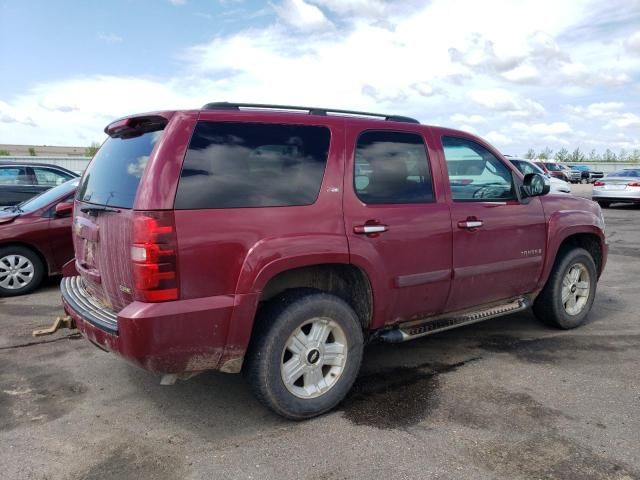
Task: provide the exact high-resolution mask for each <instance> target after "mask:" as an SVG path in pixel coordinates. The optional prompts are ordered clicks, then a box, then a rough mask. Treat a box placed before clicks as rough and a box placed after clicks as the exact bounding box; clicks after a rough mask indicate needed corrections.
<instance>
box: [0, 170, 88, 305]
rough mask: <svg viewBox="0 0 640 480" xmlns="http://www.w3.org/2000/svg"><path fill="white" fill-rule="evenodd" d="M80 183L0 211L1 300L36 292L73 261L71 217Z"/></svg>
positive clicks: (55, 189) (73, 181)
mask: <svg viewBox="0 0 640 480" xmlns="http://www.w3.org/2000/svg"><path fill="white" fill-rule="evenodd" d="M77 186H78V179H77V178H76V179H73V180H69V181H68V182H65V183H63V184H61V185H58V186H57V187H54V188H52V189H50V190H47V191H46V192H44V193H42V194H40V195H38V196H37V197H33V198H31V199H29V200H27V201H25V202H23V203H20V204H18V205H15V206H12V207H7V208H4V209H2V210H0V297H2V296H15V295H23V294H25V293H29V292H32V291H33V290H35V289H36V288H37V287H38V285H40V283H41V282H42V280H43V279H44V278H45V276H47V275H55V274H59V273H61V272H62V265H64V264H65V263H66V262H68V261H69V260H71V259H72V258H73V241H72V238H71V221H72V218H71V216H72V215H71V214H72V211H73V197H74V195H75V191H76V188H77Z"/></svg>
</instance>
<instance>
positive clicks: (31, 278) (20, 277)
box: [0, 246, 45, 297]
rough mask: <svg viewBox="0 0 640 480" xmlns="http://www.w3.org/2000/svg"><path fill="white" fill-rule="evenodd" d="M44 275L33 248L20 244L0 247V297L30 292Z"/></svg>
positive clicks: (42, 266) (40, 262) (36, 286)
mask: <svg viewBox="0 0 640 480" xmlns="http://www.w3.org/2000/svg"><path fill="white" fill-rule="evenodd" d="M44 275H45V268H44V264H43V263H42V260H41V259H40V257H39V256H38V254H37V253H36V252H34V251H33V250H31V249H29V248H27V247H21V246H10V247H2V248H0V297H15V296H18V295H24V294H27V293H31V292H33V291H34V290H35V289H36V288H38V286H39V285H40V284H41V283H42V279H43V278H44Z"/></svg>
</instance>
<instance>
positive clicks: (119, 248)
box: [73, 123, 165, 312]
mask: <svg viewBox="0 0 640 480" xmlns="http://www.w3.org/2000/svg"><path fill="white" fill-rule="evenodd" d="M164 126H165V123H159V124H158V123H156V124H153V123H152V124H151V125H146V126H145V125H142V126H140V127H137V128H129V129H128V130H126V131H125V133H123V132H122V131H121V132H120V133H119V134H118V136H114V137H110V138H108V139H107V140H106V142H105V143H104V144H103V145H102V147H101V148H100V150H99V151H98V153H97V154H96V156H95V157H94V158H93V160H92V161H91V163H90V164H89V166H88V167H87V169H86V171H85V173H84V175H83V177H82V180H81V181H80V185H79V186H78V191H77V195H76V205H75V208H74V214H75V217H74V221H73V231H74V250H75V257H76V268H77V270H78V272H79V273H80V275H81V276H82V277H83V280H84V283H85V286H86V288H87V289H88V291H89V292H90V293H91V294H92V295H93V296H94V297H95V298H96V299H97V300H99V301H101V302H102V303H103V304H104V305H105V306H107V307H109V308H111V309H113V310H114V311H116V312H117V311H120V310H121V309H122V308H123V307H125V306H126V305H127V304H129V303H130V302H131V301H132V300H133V297H132V292H131V285H132V284H133V281H132V280H133V273H132V268H131V231H132V218H133V206H134V201H135V199H136V195H137V192H138V187H139V184H140V180H141V177H142V175H143V173H144V171H145V166H146V164H147V161H148V160H149V157H150V155H152V153H153V152H154V148H155V147H156V145H158V143H159V142H160V139H161V138H162V135H163V129H164Z"/></svg>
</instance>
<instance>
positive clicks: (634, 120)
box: [605, 113, 640, 129]
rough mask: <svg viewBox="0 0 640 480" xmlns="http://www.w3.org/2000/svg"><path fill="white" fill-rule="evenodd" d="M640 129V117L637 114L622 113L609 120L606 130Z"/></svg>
mask: <svg viewBox="0 0 640 480" xmlns="http://www.w3.org/2000/svg"><path fill="white" fill-rule="evenodd" d="M615 127H618V128H633V129H638V128H640V116H638V115H636V114H635V113H621V114H620V115H618V116H616V117H614V118H612V119H611V120H609V123H608V124H607V125H606V127H605V128H615Z"/></svg>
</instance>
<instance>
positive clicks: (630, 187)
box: [592, 168, 640, 208]
mask: <svg viewBox="0 0 640 480" xmlns="http://www.w3.org/2000/svg"><path fill="white" fill-rule="evenodd" d="M592 195H593V199H594V200H595V201H596V202H598V203H599V204H600V206H601V207H602V208H607V207H608V206H609V205H611V204H612V203H638V204H640V168H625V169H624V170H618V171H616V172H612V173H610V174H608V175H607V176H606V177H604V178H601V179H600V180H597V181H596V182H595V183H594V184H593V194H592Z"/></svg>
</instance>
